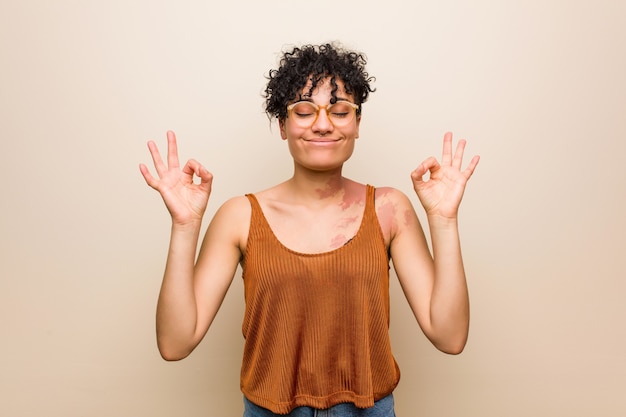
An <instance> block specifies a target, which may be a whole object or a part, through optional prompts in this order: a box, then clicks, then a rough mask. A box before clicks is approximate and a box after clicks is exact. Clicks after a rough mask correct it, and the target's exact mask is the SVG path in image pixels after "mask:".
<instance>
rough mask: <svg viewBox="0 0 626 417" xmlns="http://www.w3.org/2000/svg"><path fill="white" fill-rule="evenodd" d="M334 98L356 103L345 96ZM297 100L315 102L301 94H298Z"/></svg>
mask: <svg viewBox="0 0 626 417" xmlns="http://www.w3.org/2000/svg"><path fill="white" fill-rule="evenodd" d="M335 98H336V99H337V101H347V102H348V103H352V104H356V103H354V102H352V101H350V100H349V99H347V98H345V97H335ZM298 101H307V102H309V103H313V104H315V102H314V101H313V99H312V98H311V97H304V96H302V95H300V98H299V99H298Z"/></svg>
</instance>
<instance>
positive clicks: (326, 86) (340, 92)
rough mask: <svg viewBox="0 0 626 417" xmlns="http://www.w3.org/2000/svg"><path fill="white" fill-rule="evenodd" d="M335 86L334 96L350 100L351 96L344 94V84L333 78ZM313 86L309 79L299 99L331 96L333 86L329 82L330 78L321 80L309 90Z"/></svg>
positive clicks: (310, 78) (340, 80)
mask: <svg viewBox="0 0 626 417" xmlns="http://www.w3.org/2000/svg"><path fill="white" fill-rule="evenodd" d="M335 84H336V86H337V90H336V91H335V95H336V96H337V97H339V98H352V95H351V94H347V93H346V89H345V85H344V82H343V80H342V79H341V78H335ZM312 86H313V80H312V77H309V79H308V81H307V83H306V84H305V85H304V87H302V89H301V90H300V96H301V97H315V96H329V97H330V96H331V94H332V91H333V89H334V86H333V84H332V82H331V77H326V78H322V79H320V80H319V81H318V82H317V85H316V86H315V88H314V89H311V87H312Z"/></svg>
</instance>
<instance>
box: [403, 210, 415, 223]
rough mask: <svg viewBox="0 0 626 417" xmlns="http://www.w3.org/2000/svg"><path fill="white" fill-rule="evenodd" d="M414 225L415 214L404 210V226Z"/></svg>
mask: <svg viewBox="0 0 626 417" xmlns="http://www.w3.org/2000/svg"><path fill="white" fill-rule="evenodd" d="M413 223H415V213H414V212H413V211H411V210H409V209H406V210H404V225H405V226H410V225H412V224H413Z"/></svg>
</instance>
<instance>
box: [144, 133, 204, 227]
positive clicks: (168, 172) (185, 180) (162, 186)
mask: <svg viewBox="0 0 626 417" xmlns="http://www.w3.org/2000/svg"><path fill="white" fill-rule="evenodd" d="M148 149H149V150H150V155H152V161H153V162H154V167H155V169H156V172H157V175H158V178H155V177H153V176H152V174H150V171H149V170H148V167H147V166H146V165H144V164H140V165H139V170H140V171H141V174H142V175H143V177H144V179H145V180H146V183H147V184H148V185H149V186H150V187H152V188H154V189H155V190H157V191H158V192H159V193H160V194H161V197H162V198H163V201H164V202H165V205H166V206H167V209H168V211H169V212H170V215H171V216H172V221H173V222H174V223H176V224H180V225H185V224H189V223H192V222H199V221H201V219H202V215H203V214H204V211H205V210H206V206H207V203H208V201H209V195H210V194H211V183H212V181H213V175H212V174H211V173H210V172H209V171H207V170H206V168H204V167H203V166H202V165H201V164H200V163H199V162H198V161H196V160H193V159H190V160H189V161H187V163H186V164H185V166H184V167H183V169H182V170H181V169H180V165H179V162H178V148H177V146H176V135H174V132H171V131H169V132H167V166H166V165H165V163H164V162H163V160H162V159H161V155H160V153H159V150H158V148H157V146H156V144H155V143H154V142H153V141H149V142H148ZM194 175H195V176H197V177H199V178H200V183H194V181H193V178H194Z"/></svg>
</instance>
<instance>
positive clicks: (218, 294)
mask: <svg viewBox="0 0 626 417" xmlns="http://www.w3.org/2000/svg"><path fill="white" fill-rule="evenodd" d="M148 147H149V149H150V153H151V155H152V159H153V161H154V165H155V168H156V171H157V174H158V178H154V177H153V176H152V175H151V174H150V172H149V170H148V168H147V167H146V166H145V165H143V164H142V165H140V170H141V173H142V174H143V176H144V178H145V180H146V182H147V183H148V185H149V186H150V187H152V188H154V189H155V190H157V191H158V192H159V193H160V194H161V196H162V198H163V200H164V202H165V204H166V207H167V209H168V210H169V212H170V214H171V216H172V229H171V239H170V245H169V250H168V256H167V263H166V267H165V273H164V276H163V282H162V285H161V291H160V293H159V299H158V304H157V317H156V325H157V343H158V347H159V351H160V353H161V355H162V356H163V358H164V359H166V360H179V359H182V358H184V357H186V356H187V355H189V353H191V351H192V350H193V349H194V348H195V347H196V346H197V345H198V343H200V341H201V340H202V338H203V337H204V335H205V334H206V332H207V330H208V328H209V326H210V324H211V322H212V321H213V319H214V317H215V315H216V314H217V310H218V309H219V306H220V305H221V302H222V300H223V299H224V296H225V294H226V291H227V290H228V287H229V285H230V282H231V281H232V278H233V275H234V273H235V270H236V268H237V263H238V261H239V258H240V256H241V255H240V250H239V244H240V239H239V235H238V233H239V229H238V228H235V227H228V225H237V224H241V222H240V221H239V220H240V219H239V218H238V217H239V216H241V215H245V206H244V205H242V204H241V203H239V204H236V203H235V204H233V203H232V202H231V203H230V205H236V206H237V207H242V208H243V210H241V209H238V210H228V209H224V207H225V206H226V205H225V206H223V207H222V208H220V210H218V212H217V213H216V215H215V216H214V218H213V220H212V221H211V224H210V225H209V227H208V229H207V232H206V236H205V239H204V242H203V245H202V248H201V251H200V254H199V256H198V261H197V262H196V259H195V258H196V248H197V245H198V240H199V234H200V228H201V223H202V216H203V215H204V211H205V210H206V206H207V203H208V199H209V195H210V191H211V183H212V175H211V174H210V173H209V172H208V171H207V170H206V169H205V168H204V167H202V165H200V164H199V163H198V162H196V161H194V160H190V161H188V162H187V164H186V165H185V166H184V167H183V168H182V170H181V169H180V166H179V163H178V152H177V145H176V137H175V136H174V133H173V132H168V156H167V165H166V164H165V163H164V162H163V161H162V160H161V157H160V154H159V152H158V149H157V147H156V145H155V144H154V143H153V142H149V143H148ZM194 175H195V176H197V177H199V178H200V183H199V184H196V183H194V181H193V177H194ZM227 204H228V203H227ZM233 217H234V218H233Z"/></svg>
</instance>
